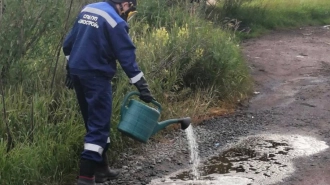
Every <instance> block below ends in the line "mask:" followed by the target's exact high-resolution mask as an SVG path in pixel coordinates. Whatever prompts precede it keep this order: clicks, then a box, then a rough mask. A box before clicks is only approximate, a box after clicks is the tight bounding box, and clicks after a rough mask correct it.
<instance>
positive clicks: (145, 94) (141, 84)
mask: <svg viewBox="0 0 330 185" xmlns="http://www.w3.org/2000/svg"><path fill="white" fill-rule="evenodd" d="M134 85H135V87H136V88H137V89H138V91H139V92H140V97H139V98H140V99H141V100H142V101H144V102H146V103H150V102H151V101H152V100H155V98H154V97H153V96H152V95H151V93H150V90H149V88H148V83H147V81H146V79H145V78H144V77H142V78H141V79H140V80H139V81H137V82H136V83H135V84H134Z"/></svg>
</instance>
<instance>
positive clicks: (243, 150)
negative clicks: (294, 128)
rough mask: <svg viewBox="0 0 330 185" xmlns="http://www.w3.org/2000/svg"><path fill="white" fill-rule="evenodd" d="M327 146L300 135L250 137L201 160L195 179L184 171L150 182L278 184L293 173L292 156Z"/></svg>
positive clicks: (308, 153)
mask: <svg viewBox="0 0 330 185" xmlns="http://www.w3.org/2000/svg"><path fill="white" fill-rule="evenodd" d="M327 148H328V145H326V143H325V142H323V141H319V140H317V139H315V138H312V137H307V136H301V135H270V134H269V135H258V136H250V137H248V138H245V139H243V140H241V141H240V142H239V143H238V144H236V145H235V146H231V147H229V148H228V149H226V150H224V151H223V152H221V153H220V154H219V155H218V156H213V157H211V158H209V159H207V160H205V161H204V162H202V163H201V164H200V166H199V167H198V170H199V174H200V178H199V179H198V180H197V181H196V179H194V174H193V172H192V170H185V171H180V172H176V173H174V174H172V175H170V176H168V177H166V178H163V179H158V180H157V179H156V180H154V181H152V182H151V184H150V185H157V184H162V185H163V184H171V185H199V184H200V185H204V184H205V185H206V184H222V185H223V184H244V185H257V184H265V185H266V184H273V183H278V182H280V181H281V180H282V179H284V178H286V177H289V176H290V175H291V174H292V173H293V172H294V166H293V163H292V162H291V161H292V159H294V158H297V157H304V156H309V155H313V154H316V153H319V152H321V151H323V150H325V149H327Z"/></svg>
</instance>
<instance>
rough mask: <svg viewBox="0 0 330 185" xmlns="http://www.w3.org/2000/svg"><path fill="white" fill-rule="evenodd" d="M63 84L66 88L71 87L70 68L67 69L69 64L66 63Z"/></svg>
mask: <svg viewBox="0 0 330 185" xmlns="http://www.w3.org/2000/svg"><path fill="white" fill-rule="evenodd" d="M64 83H65V86H66V87H67V88H68V89H73V82H72V79H71V76H70V70H69V65H68V64H67V65H66V77H65V82H64Z"/></svg>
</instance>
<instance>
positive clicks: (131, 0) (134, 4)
mask: <svg viewBox="0 0 330 185" xmlns="http://www.w3.org/2000/svg"><path fill="white" fill-rule="evenodd" d="M111 1H112V2H114V3H124V2H129V3H132V4H133V6H136V5H137V4H136V3H137V2H136V0H111Z"/></svg>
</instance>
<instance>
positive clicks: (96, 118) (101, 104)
mask: <svg viewBox="0 0 330 185" xmlns="http://www.w3.org/2000/svg"><path fill="white" fill-rule="evenodd" d="M71 78H72V81H73V85H74V89H75V92H76V96H77V99H78V103H79V107H80V110H81V113H82V116H83V119H84V122H85V127H86V135H85V139H84V141H85V144H84V151H83V152H82V154H81V158H82V159H87V160H93V161H96V162H102V154H104V153H105V152H106V151H107V149H108V147H109V144H110V138H109V132H110V118H111V113H112V89H111V84H110V79H109V78H107V77H103V76H94V75H71Z"/></svg>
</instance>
